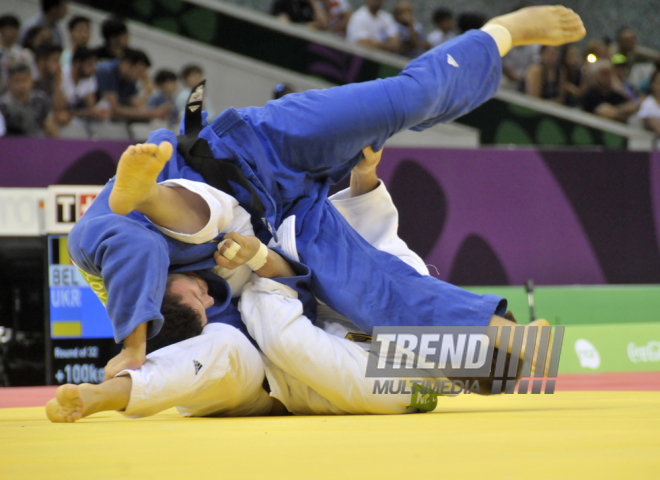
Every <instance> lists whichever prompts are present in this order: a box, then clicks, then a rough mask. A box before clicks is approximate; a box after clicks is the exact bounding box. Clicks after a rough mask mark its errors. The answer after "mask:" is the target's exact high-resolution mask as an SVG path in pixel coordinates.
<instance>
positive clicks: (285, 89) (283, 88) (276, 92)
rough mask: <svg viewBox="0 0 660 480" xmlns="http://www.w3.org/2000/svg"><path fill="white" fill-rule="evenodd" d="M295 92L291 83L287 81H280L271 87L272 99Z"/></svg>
mask: <svg viewBox="0 0 660 480" xmlns="http://www.w3.org/2000/svg"><path fill="white" fill-rule="evenodd" d="M295 92H296V91H295V90H294V89H293V87H292V86H291V85H289V84H287V83H280V84H278V85H275V88H274V89H273V100H279V99H280V98H282V97H283V96H285V95H288V94H290V93H295Z"/></svg>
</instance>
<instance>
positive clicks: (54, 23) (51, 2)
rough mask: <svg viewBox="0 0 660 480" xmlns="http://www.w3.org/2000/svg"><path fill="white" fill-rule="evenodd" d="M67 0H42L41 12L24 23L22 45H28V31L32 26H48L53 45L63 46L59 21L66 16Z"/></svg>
mask: <svg viewBox="0 0 660 480" xmlns="http://www.w3.org/2000/svg"><path fill="white" fill-rule="evenodd" d="M66 12H67V0H41V12H40V13H39V14H37V15H36V16H34V17H32V18H31V19H30V20H28V21H27V22H26V23H25V25H23V31H22V33H21V45H23V46H24V47H27V45H26V42H25V40H26V37H27V32H28V31H29V30H30V29H31V28H32V27H46V28H47V29H48V30H49V31H50V41H51V43H52V44H53V45H55V46H58V47H60V48H61V47H63V45H64V42H63V41H62V34H61V33H60V29H59V27H58V24H59V22H60V21H61V20H62V19H63V18H64V17H66Z"/></svg>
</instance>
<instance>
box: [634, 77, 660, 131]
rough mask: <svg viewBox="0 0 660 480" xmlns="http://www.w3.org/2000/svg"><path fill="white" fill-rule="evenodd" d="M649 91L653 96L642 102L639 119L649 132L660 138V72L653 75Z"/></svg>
mask: <svg viewBox="0 0 660 480" xmlns="http://www.w3.org/2000/svg"><path fill="white" fill-rule="evenodd" d="M649 89H650V93H651V94H650V95H649V96H648V97H646V99H645V100H644V101H643V102H642V106H641V107H640V109H639V117H640V118H641V119H642V120H644V126H645V127H646V128H647V129H648V130H650V131H652V132H654V133H655V134H656V135H658V136H660V70H656V71H655V72H654V73H653V75H651V82H650V84H649Z"/></svg>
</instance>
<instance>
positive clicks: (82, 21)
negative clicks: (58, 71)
mask: <svg viewBox="0 0 660 480" xmlns="http://www.w3.org/2000/svg"><path fill="white" fill-rule="evenodd" d="M90 24H91V20H90V19H89V18H87V17H83V16H80V15H76V16H75V17H72V18H71V20H69V23H68V24H67V28H68V29H69V39H70V42H69V44H70V45H69V48H67V49H66V50H64V51H63V52H62V60H61V62H60V63H61V64H62V68H64V67H67V66H69V65H71V58H72V57H73V52H75V51H76V50H78V49H79V48H81V47H87V46H88V44H89V38H90V29H89V26H90Z"/></svg>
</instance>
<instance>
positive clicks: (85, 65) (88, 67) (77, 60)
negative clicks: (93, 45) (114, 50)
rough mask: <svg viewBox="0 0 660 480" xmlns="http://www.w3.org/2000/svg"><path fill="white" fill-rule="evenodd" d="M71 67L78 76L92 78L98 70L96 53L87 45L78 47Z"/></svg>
mask: <svg viewBox="0 0 660 480" xmlns="http://www.w3.org/2000/svg"><path fill="white" fill-rule="evenodd" d="M71 68H72V69H73V71H75V72H76V76H77V77H78V78H90V77H91V76H92V75H94V71H95V70H96V53H94V51H93V50H90V49H89V48H87V47H78V48H77V49H76V51H75V52H74V53H73V58H72V59H71Z"/></svg>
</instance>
